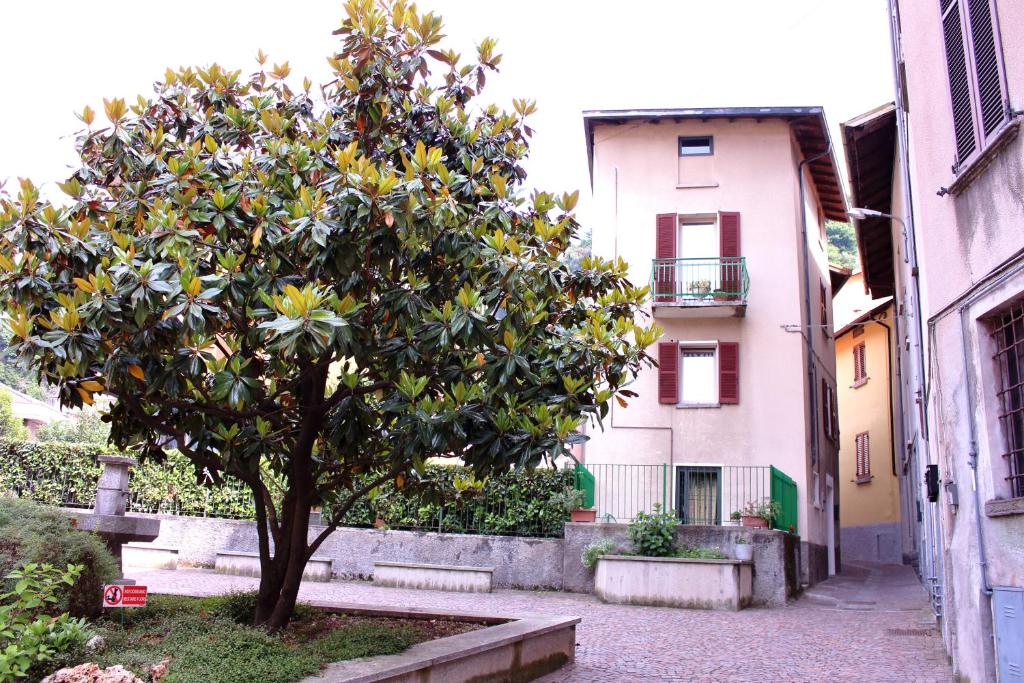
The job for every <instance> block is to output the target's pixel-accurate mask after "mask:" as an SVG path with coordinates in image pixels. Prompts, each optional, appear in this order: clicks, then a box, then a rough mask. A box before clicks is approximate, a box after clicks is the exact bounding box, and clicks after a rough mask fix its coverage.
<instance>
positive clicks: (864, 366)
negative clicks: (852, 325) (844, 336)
mask: <svg viewBox="0 0 1024 683" xmlns="http://www.w3.org/2000/svg"><path fill="white" fill-rule="evenodd" d="M867 381H868V362H867V347H866V346H864V342H861V343H860V344H857V345H856V346H854V347H853V386H854V387H859V386H862V385H864V384H865V383H866V382H867Z"/></svg>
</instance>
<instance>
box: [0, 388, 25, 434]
mask: <svg viewBox="0 0 1024 683" xmlns="http://www.w3.org/2000/svg"><path fill="white" fill-rule="evenodd" d="M27 436H28V430H27V429H25V425H24V424H22V422H21V420H19V419H18V417H17V416H16V415H15V414H14V410H13V409H12V408H11V392H9V391H7V390H6V389H0V438H4V439H11V440H12V441H22V440H24V439H25V438H26V437H27Z"/></svg>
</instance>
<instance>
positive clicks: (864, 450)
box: [855, 432, 871, 479]
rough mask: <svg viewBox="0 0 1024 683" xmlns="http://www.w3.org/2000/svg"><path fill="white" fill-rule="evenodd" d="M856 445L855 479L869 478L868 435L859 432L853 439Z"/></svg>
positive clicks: (869, 454) (869, 449) (869, 444)
mask: <svg viewBox="0 0 1024 683" xmlns="http://www.w3.org/2000/svg"><path fill="white" fill-rule="evenodd" d="M855 441H856V444H857V478H858V479H863V478H865V477H869V476H871V442H870V441H869V437H868V433H867V432H861V433H860V434H858V435H857V438H856V439H855Z"/></svg>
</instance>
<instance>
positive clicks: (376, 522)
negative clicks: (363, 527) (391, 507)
mask: <svg viewBox="0 0 1024 683" xmlns="http://www.w3.org/2000/svg"><path fill="white" fill-rule="evenodd" d="M373 528H374V529H383V528H384V520H383V518H381V517H378V518H377V519H375V520H373Z"/></svg>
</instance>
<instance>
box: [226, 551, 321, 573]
mask: <svg viewBox="0 0 1024 683" xmlns="http://www.w3.org/2000/svg"><path fill="white" fill-rule="evenodd" d="M213 570H214V571H215V572H217V573H218V574H232V575H234V576H254V577H256V578H259V576H260V554H259V553H248V552H243V551H238V550H218V551H217V557H216V559H214V563H213ZM333 574H334V560H332V559H330V558H328V557H312V558H310V560H309V562H307V563H306V568H305V569H303V570H302V578H303V579H305V580H306V581H330V580H331V576H333Z"/></svg>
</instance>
